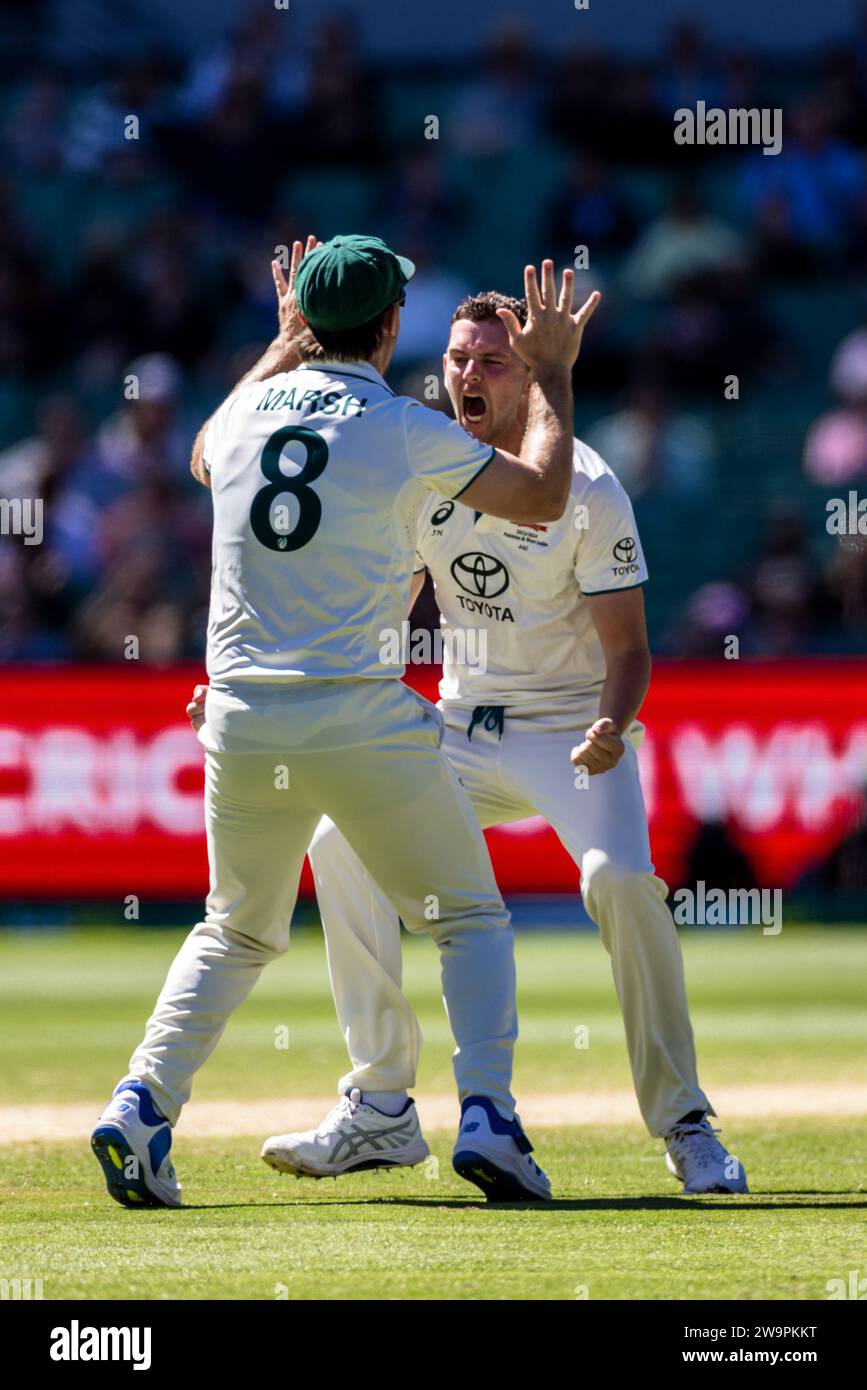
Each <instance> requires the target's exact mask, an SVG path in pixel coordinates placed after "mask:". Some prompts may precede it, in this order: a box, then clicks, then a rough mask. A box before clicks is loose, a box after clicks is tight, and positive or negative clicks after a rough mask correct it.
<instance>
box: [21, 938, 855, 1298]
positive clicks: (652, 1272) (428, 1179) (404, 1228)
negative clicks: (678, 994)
mask: <svg viewBox="0 0 867 1390" xmlns="http://www.w3.org/2000/svg"><path fill="white" fill-rule="evenodd" d="M180 936H181V934H180V933H175V932H164V931H161V932H150V933H145V932H141V931H137V930H132V929H128V930H123V931H121V930H118V931H116V932H113V933H112V932H84V933H78V934H75V935H68V934H60V933H58V934H51V933H41V934H31V935H23V934H16V935H11V934H7V935H5V936H2V937H0V1018H2V1024H0V1038H2V1057H3V1066H2V1069H0V1119H2V1117H4V1116H5V1117H6V1120H7V1123H12V1120H10V1118H9V1117H10V1116H12V1111H11V1109H10V1107H19V1106H21V1105H29V1106H32V1105H35V1104H42V1105H45V1106H48V1107H50V1109H49V1111H48V1112H47V1113H48V1115H49V1116H50V1115H51V1114H52V1113H53V1114H55V1115H59V1114H61V1113H62V1112H63V1110H64V1108H66V1107H74V1106H75V1105H76V1104H81V1103H85V1104H86V1105H93V1107H94V1113H95V1111H96V1110H98V1109H99V1108H100V1106H101V1104H102V1102H103V1101H104V1099H105V1098H106V1096H107V1095H108V1093H109V1091H110V1089H111V1087H112V1085H113V1084H114V1082H115V1080H116V1079H117V1077H118V1076H120V1075H121V1074H122V1072H123V1070H124V1065H125V1062H126V1059H127V1057H128V1054H129V1052H130V1051H131V1049H132V1047H133V1045H134V1044H135V1042H136V1041H137V1040H138V1038H139V1035H140V1033H141V1030H142V1026H143V1024H144V1021H145V1018H146V1016H147V1013H148V1010H149V1008H150V1005H151V1003H152V1001H153V998H154V996H155V994H156V992H157V989H158V987H159V985H160V983H161V980H162V976H163V974H164V972H165V968H166V965H167V964H168V961H169V959H170V958H171V955H172V953H173V950H174V949H175V946H176V944H177V942H178V941H179V940H180ZM684 954H685V957H686V964H687V978H688V983H689V989H690V997H691V1002H692V1010H693V1020H694V1025H695V1031H696V1037H697V1042H698V1050H699V1063H700V1069H701V1076H702V1080H703V1084H704V1086H705V1088H706V1090H708V1092H709V1093H710V1094H711V1096H712V1097H713V1095H714V1091H715V1089H719V1090H720V1091H724V1090H725V1088H726V1087H765V1088H766V1087H772V1088H773V1087H779V1088H780V1089H781V1091H784V1090H785V1093H786V1094H789V1093H791V1095H792V1097H793V1109H792V1113H791V1114H784V1115H778V1114H777V1115H773V1116H768V1115H763V1114H761V1113H758V1114H756V1115H753V1116H750V1117H749V1118H747V1117H746V1115H745V1114H743V1113H742V1114H741V1115H740V1116H737V1117H734V1118H732V1119H731V1120H727V1119H726V1116H725V1114H724V1113H721V1115H720V1121H721V1122H722V1123H723V1124H724V1126H725V1129H724V1138H725V1139H726V1141H727V1142H728V1143H729V1145H730V1147H732V1148H733V1149H734V1150H735V1151H736V1152H737V1153H739V1155H740V1157H741V1158H742V1159H743V1160H744V1162H745V1164H746V1167H747V1172H748V1175H749V1178H750V1186H751V1196H749V1197H745V1198H737V1199H734V1200H728V1199H725V1198H721V1197H711V1198H704V1199H696V1198H684V1197H683V1196H682V1195H681V1194H680V1190H679V1187H678V1185H677V1184H676V1183H675V1182H674V1180H673V1179H672V1178H671V1177H670V1176H669V1175H668V1174H667V1172H666V1170H665V1167H664V1164H663V1162H662V1159H661V1152H662V1145H661V1143H660V1141H658V1140H654V1139H651V1138H650V1137H649V1136H648V1135H647V1134H646V1132H645V1131H644V1129H643V1127H642V1126H641V1124H640V1121H639V1120H638V1118H637V1111H636V1112H635V1114H636V1118H635V1120H634V1121H633V1122H631V1123H622V1124H616V1125H610V1124H582V1123H581V1122H580V1121H581V1116H580V1115H576V1117H575V1121H576V1122H575V1124H574V1125H572V1124H569V1123H566V1124H562V1125H559V1126H558V1127H556V1128H550V1129H542V1130H538V1129H536V1128H534V1129H533V1134H532V1137H533V1140H534V1142H535V1144H536V1147H537V1154H538V1157H539V1159H540V1161H542V1162H543V1164H544V1166H545V1167H546V1168H547V1169H548V1171H549V1173H550V1174H551V1177H552V1180H553V1182H554V1187H555V1193H556V1200H555V1201H554V1202H553V1203H552V1204H550V1205H547V1206H538V1207H537V1206H533V1207H529V1208H494V1207H486V1206H485V1205H484V1204H483V1203H482V1202H481V1201H480V1199H479V1197H478V1194H477V1193H476V1192H475V1189H472V1188H469V1187H468V1186H467V1185H466V1184H465V1183H463V1182H461V1181H460V1180H459V1179H458V1178H456V1177H455V1175H454V1174H453V1173H452V1171H451V1168H450V1165H449V1156H450V1152H451V1144H452V1138H453V1135H452V1134H451V1133H450V1132H446V1131H443V1130H434V1131H433V1132H431V1133H429V1134H428V1138H429V1142H430V1144H431V1149H432V1151H433V1153H434V1155H435V1157H436V1158H437V1159H438V1169H437V1168H436V1166H435V1165H431V1164H429V1165H428V1168H427V1171H426V1170H425V1169H424V1168H421V1167H420V1168H417V1169H414V1170H412V1171H409V1172H402V1173H368V1174H359V1175H358V1176H356V1177H354V1178H344V1179H340V1180H339V1181H338V1182H333V1181H325V1182H320V1183H313V1182H296V1181H295V1180H294V1179H287V1178H281V1177H280V1176H279V1175H278V1174H276V1173H274V1172H273V1171H272V1170H270V1169H268V1168H267V1167H266V1166H265V1165H264V1164H262V1163H261V1161H260V1160H259V1158H258V1147H259V1144H260V1142H261V1139H262V1138H263V1137H264V1134H263V1133H262V1132H261V1131H260V1130H254V1132H252V1133H240V1132H239V1133H238V1134H237V1135H227V1136H226V1137H224V1138H195V1137H190V1136H185V1134H184V1128H183V1123H182V1124H181V1126H180V1127H179V1130H178V1132H177V1137H176V1140H175V1146H174V1154H175V1159H176V1163H177V1167H178V1170H179V1173H180V1176H181V1180H182V1182H183V1184H184V1195H185V1200H186V1201H187V1203H188V1205H187V1206H186V1207H185V1208H184V1209H183V1210H181V1211H178V1212H167V1211H156V1212H152V1211H141V1212H135V1211H133V1212H129V1211H125V1210H123V1209H121V1208H120V1207H117V1206H116V1205H115V1204H114V1203H113V1202H111V1201H110V1200H109V1199H108V1197H107V1195H106V1193H105V1190H104V1186H103V1182H102V1178H101V1175H100V1173H99V1170H98V1167H97V1164H96V1162H95V1161H94V1160H93V1158H92V1157H91V1155H90V1153H89V1150H88V1147H87V1142H86V1137H84V1136H83V1137H82V1139H80V1140H74V1141H73V1140H72V1139H69V1138H66V1139H64V1140H62V1141H58V1142H54V1141H52V1132H51V1128H50V1124H49V1125H48V1126H45V1127H44V1129H43V1130H40V1132H39V1136H38V1137H37V1136H35V1135H34V1136H33V1137H32V1138H31V1139H30V1140H28V1141H27V1142H23V1141H22V1142H15V1143H11V1144H10V1143H6V1144H4V1145H3V1146H2V1147H0V1159H2V1168H0V1278H7V1279H13V1278H16V1277H17V1278H26V1277H30V1278H33V1279H35V1278H41V1279H42V1281H43V1290H44V1296H45V1297H46V1298H60V1299H70V1298H71V1299H89V1298H112V1299H124V1298H147V1299H150V1298H207V1299H226V1298H229V1299H274V1298H290V1299H379V1298H385V1299H391V1298H420V1299H455V1298H460V1299H527V1298H530V1299H570V1300H571V1299H575V1298H576V1297H581V1296H587V1297H589V1298H590V1299H601V1298H613V1299H635V1298H642V1299H645V1298H646V1299H674V1298H698V1299H741V1298H748V1299H758V1298H770V1299H784V1298H793V1297H794V1298H800V1299H823V1298H825V1297H826V1282H827V1281H828V1280H829V1279H833V1278H843V1279H846V1278H847V1277H848V1273H849V1271H850V1270H860V1272H861V1277H864V1276H865V1275H867V1195H865V1193H867V1118H865V1117H863V1116H852V1115H850V1114H839V1113H835V1108H834V1105H833V1103H829V1104H828V1105H827V1106H825V1107H824V1108H825V1110H826V1112H827V1113H821V1114H816V1115H806V1114H800V1115H799V1114H798V1113H797V1107H798V1097H800V1098H801V1100H802V1102H803V1104H804V1107H805V1108H807V1109H809V1108H810V1107H812V1108H814V1109H817V1108H818V1109H819V1110H821V1109H822V1098H823V1097H828V1096H830V1095H831V1091H830V1088H831V1087H834V1088H836V1089H835V1094H843V1095H845V1094H846V1093H847V1089H851V1091H852V1092H853V1093H854V1091H855V1089H856V1088H861V1090H862V1091H863V1088H864V1085H865V1081H867V1074H865V1072H867V1069H865V1063H864V1058H865V1044H867V1009H865V1007H864V980H865V978H867V932H865V931H862V930H856V929H851V930H845V931H834V930H827V929H821V930H820V929H806V928H797V929H796V928H791V929H788V928H784V930H783V932H782V934H781V935H780V936H779V937H763V936H762V935H761V934H754V933H731V934H726V933H717V934H712V933H706V934H705V933H700V932H695V933H692V934H691V935H687V936H685V937H684ZM406 960H407V965H406V986H407V991H408V993H409V995H410V997H411V999H412V1000H413V1003H414V1004H415V1006H416V1009H417V1011H418V1013H419V1017H420V1020H421V1023H422V1027H423V1030H424V1034H425V1051H424V1056H423V1062H422V1068H421V1073H420V1077H419V1093H420V1094H421V1095H422V1096H425V1095H432V1096H436V1095H438V1094H447V1093H449V1092H450V1090H451V1064H450V1038H449V1034H448V1029H447V1026H446V1023H445V1019H444V1017H443V1014H442V1006H441V1003H440V999H439V982H438V968H437V960H436V952H435V950H434V949H433V948H432V947H431V946H430V943H428V942H426V941H416V940H413V939H409V940H406ZM518 974H519V980H520V1008H521V1027H522V1036H521V1039H520V1042H519V1047H518V1065H517V1073H516V1092H517V1094H518V1096H519V1100H521V1099H522V1098H523V1099H524V1100H525V1101H526V1100H529V1099H530V1098H532V1097H533V1096H534V1095H537V1094H540V1093H544V1094H545V1095H552V1094H555V1093H558V1092H563V1093H577V1092H580V1093H584V1094H585V1095H587V1096H588V1097H594V1096H596V1097H604V1096H606V1095H608V1094H609V1093H615V1092H616V1093H620V1094H622V1093H623V1092H624V1091H626V1090H628V1088H629V1087H630V1077H629V1072H628V1066H627V1061H626V1051H625V1046H624V1043H623V1036H622V1025H621V1022H620V1018H619V1014H618V1011H617V1007H616V1000H615V996H614V990H613V984H612V982H611V977H610V972H609V966H608V959H607V957H606V955H605V953H604V951H603V950H602V948H601V946H600V945H599V943H598V941H597V940H596V939H595V937H594V936H593V935H591V934H584V933H582V934H577V935H566V934H561V935H544V936H542V935H539V936H537V935H534V934H525V935H522V936H519V938H518ZM579 1025H584V1026H586V1028H587V1029H588V1030H589V1046H588V1047H587V1048H585V1049H576V1047H575V1045H574V1044H575V1029H576V1027H577V1026H579ZM284 1027H288V1030H289V1040H290V1046H289V1048H288V1050H282V1049H278V1048H277V1047H275V1036H276V1032H277V1030H279V1029H281V1028H284ZM343 1067H344V1056H343V1049H342V1043H341V1039H340V1037H339V1034H338V1032H337V1027H336V1024H335V1021H334V1015H333V1009H332V1005H331V1000H330V995H329V992H328V985H327V979H326V975H325V961H324V951H323V947H322V942H321V938H320V936H319V934H318V933H317V932H314V931H307V932H303V933H298V934H297V935H296V939H295V940H294V942H293V945H292V948H291V949H290V951H289V953H288V955H287V956H286V957H285V958H284V959H283V960H281V961H280V962H278V963H276V964H275V965H273V966H272V967H270V969H269V970H268V971H266V972H265V974H264V975H263V977H262V980H261V982H260V984H259V986H258V987H257V989H256V991H255V992H254V994H253V996H252V997H251V999H250V1000H249V1001H248V1003H247V1004H246V1005H245V1006H244V1008H243V1009H242V1010H241V1011H240V1012H239V1014H238V1015H237V1017H236V1018H235V1019H234V1020H233V1022H232V1024H231V1025H230V1027H229V1029H228V1031H227V1034H226V1036H225V1038H224V1040H223V1042H222V1044H221V1046H220V1048H219V1049H218V1050H217V1052H216V1054H215V1055H214V1057H213V1058H212V1059H211V1061H210V1062H209V1063H208V1065H207V1066H206V1067H205V1068H204V1070H203V1071H202V1073H201V1075H200V1077H199V1078H198V1080H197V1085H196V1091H195V1104H198V1103H200V1102H203V1101H205V1102H206V1101H208V1100H211V1101H218V1100H233V1101H238V1102H245V1101H249V1102H253V1101H267V1100H268V1099H274V1101H275V1107H274V1114H273V1122H272V1123H273V1129H274V1130H277V1129H280V1128H285V1126H284V1125H281V1118H280V1112H279V1098H280V1097H283V1096H285V1097H294V1098H295V1099H296V1100H297V1099H298V1098H303V1097H310V1101H311V1108H310V1114H309V1123H310V1124H313V1123H315V1122H317V1121H318V1120H319V1118H321V1111H320V1109H319V1104H320V1102H321V1099H322V1098H323V1097H325V1096H326V1095H329V1094H330V1093H332V1092H333V1088H334V1085H335V1082H336V1079H337V1077H338V1076H339V1074H340V1072H341V1070H342V1069H343ZM786 1088H788V1090H786ZM194 1108H195V1107H194ZM718 1108H721V1107H718ZM191 1113H192V1112H191ZM456 1113H457V1112H456V1109H455V1115H456ZM13 1118H14V1117H13ZM424 1118H425V1117H424V1109H422V1121H423V1122H424ZM242 1128H243V1126H242ZM265 1132H267V1131H265Z"/></svg>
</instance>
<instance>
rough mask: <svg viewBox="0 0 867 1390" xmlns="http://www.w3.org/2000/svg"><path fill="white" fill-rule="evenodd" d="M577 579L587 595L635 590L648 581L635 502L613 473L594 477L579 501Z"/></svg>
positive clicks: (576, 553)
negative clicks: (639, 536) (619, 590)
mask: <svg viewBox="0 0 867 1390" xmlns="http://www.w3.org/2000/svg"><path fill="white" fill-rule="evenodd" d="M576 502H578V503H579V506H580V507H581V510H578V509H577V508H576V512H575V528H576V531H577V533H578V543H577V546H576V552H575V578H576V579H577V581H578V585H579V587H580V589H581V592H582V593H584V594H607V593H612V592H613V591H614V590H616V589H634V588H635V587H636V586H637V585H638V584H645V583H646V582H647V566H646V564H645V562H644V552H643V551H642V549H641V541H640V540H639V538H638V527H637V526H636V524H635V514H634V512H633V510H632V503H631V502H630V500H629V498H628V497H627V495H626V493H625V491H624V490H623V488H622V486H621V485H620V483H619V482H618V481H617V479H616V478H615V477H614V474H613V473H603V474H601V475H600V476H599V477H598V478H594V479H593V481H592V482H591V483H590V485H589V486H588V488H587V489H586V491H585V493H584V496H583V498H581V499H576Z"/></svg>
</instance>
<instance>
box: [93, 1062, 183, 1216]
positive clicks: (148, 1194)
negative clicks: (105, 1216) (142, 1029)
mask: <svg viewBox="0 0 867 1390" xmlns="http://www.w3.org/2000/svg"><path fill="white" fill-rule="evenodd" d="M90 1147H91V1148H92V1149H93V1152H94V1153H95V1154H96V1157H97V1159H98V1160H99V1164H100V1167H101V1168H102V1172H103V1176H104V1177H105V1181H106V1185H107V1187H108V1190H109V1194H110V1195H111V1196H112V1197H113V1198H114V1200H115V1201H116V1202H120V1204H121V1206H122V1207H179V1206H180V1205H181V1188H180V1184H179V1182H178V1179H177V1176H176V1175H175V1170H174V1168H173V1166H172V1160H171V1158H170V1157H169V1151H170V1149H171V1147H172V1127H171V1125H170V1124H169V1122H168V1120H167V1119H166V1117H165V1115H163V1114H161V1113H160V1111H159V1110H157V1108H156V1106H155V1105H154V1102H153V1099H152V1097H151V1093H150V1091H149V1090H148V1088H147V1086H145V1085H144V1083H143V1082H141V1081H137V1080H136V1078H135V1077H134V1076H128V1077H125V1078H124V1080H123V1081H121V1082H120V1084H119V1085H117V1086H115V1088H114V1091H113V1092H112V1097H111V1100H110V1101H109V1102H108V1105H107V1106H106V1108H105V1109H104V1110H103V1112H102V1114H101V1115H100V1117H99V1119H98V1121H97V1124H96V1128H95V1130H94V1131H93V1133H92V1135H91V1136H90Z"/></svg>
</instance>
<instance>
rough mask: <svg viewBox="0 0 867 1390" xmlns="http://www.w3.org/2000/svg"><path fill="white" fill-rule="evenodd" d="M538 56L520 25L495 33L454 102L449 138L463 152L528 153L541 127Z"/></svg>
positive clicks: (510, 23)
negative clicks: (480, 64)
mask: <svg viewBox="0 0 867 1390" xmlns="http://www.w3.org/2000/svg"><path fill="white" fill-rule="evenodd" d="M541 107H542V102H541V93H540V89H539V78H538V72H537V64H536V55H535V51H534V49H533V44H532V40H531V38H530V36H529V35H528V33H527V32H526V30H525V29H524V27H523V25H521V24H519V23H515V22H514V21H510V22H508V23H506V24H503V25H501V27H500V28H499V29H498V30H497V31H496V32H495V34H494V35H493V37H492V38H491V41H490V46H489V49H488V53H487V55H486V58H485V61H484V65H483V67H482V69H481V71H480V72H479V74H478V75H477V76H476V77H474V78H473V79H471V81H470V82H469V83H468V85H467V86H466V88H465V90H464V91H463V93H462V95H461V96H460V97H459V98H458V101H457V103H456V105H455V109H454V112H453V116H452V121H451V127H452V131H453V135H452V140H453V143H454V145H455V147H456V148H457V149H458V150H460V152H461V154H466V155H499V154H508V153H510V152H511V151H512V150H526V149H529V148H530V146H531V145H532V144H533V142H534V140H535V139H536V137H537V134H538V131H539V127H540V124H541Z"/></svg>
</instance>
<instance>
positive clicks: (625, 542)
mask: <svg viewBox="0 0 867 1390" xmlns="http://www.w3.org/2000/svg"><path fill="white" fill-rule="evenodd" d="M637 557H638V545H637V543H636V540H635V537H634V536H624V537H623V538H622V539H621V540H619V541H617V543H616V544H615V546H614V558H615V560H619V561H620V564H619V565H612V566H611V570H612V573H613V574H617V575H623V574H637V573H638V565H637V563H636V560H637Z"/></svg>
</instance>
